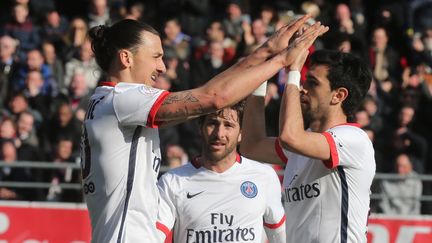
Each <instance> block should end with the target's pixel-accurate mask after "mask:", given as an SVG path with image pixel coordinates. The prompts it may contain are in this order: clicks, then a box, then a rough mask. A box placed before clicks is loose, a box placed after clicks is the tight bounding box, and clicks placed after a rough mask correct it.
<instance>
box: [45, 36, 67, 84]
mask: <svg viewBox="0 0 432 243" xmlns="http://www.w3.org/2000/svg"><path fill="white" fill-rule="evenodd" d="M42 55H43V57H44V60H45V64H47V65H48V66H49V67H50V69H51V70H52V74H53V78H54V79H55V80H56V82H57V86H58V90H59V91H60V92H64V89H65V84H64V65H63V63H62V61H61V60H60V59H59V58H57V51H56V47H55V46H54V45H53V44H52V43H51V42H47V41H44V42H42Z"/></svg>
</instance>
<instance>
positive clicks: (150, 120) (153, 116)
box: [147, 91, 170, 128]
mask: <svg viewBox="0 0 432 243" xmlns="http://www.w3.org/2000/svg"><path fill="white" fill-rule="evenodd" d="M169 94H170V92H168V91H163V92H162V93H161V94H160V95H159V97H158V98H157V100H156V101H155V103H154V104H153V106H152V108H151V110H150V112H149V114H148V117H147V127H151V128H158V127H159V126H160V125H161V124H162V122H157V121H155V119H156V113H157V112H158V110H159V108H160V107H161V105H162V102H163V101H164V100H165V99H166V97H167V96H168V95H169Z"/></svg>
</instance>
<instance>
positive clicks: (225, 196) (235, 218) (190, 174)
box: [158, 155, 285, 243]
mask: <svg viewBox="0 0 432 243" xmlns="http://www.w3.org/2000/svg"><path fill="white" fill-rule="evenodd" d="M237 162H238V163H234V165H233V166H232V167H231V168H229V169H228V170H227V171H225V172H223V173H217V172H214V171H211V170H208V169H206V168H204V167H199V166H197V165H194V164H186V165H184V166H182V167H179V168H176V169H174V170H171V171H169V172H167V173H165V174H164V175H163V176H162V177H161V178H160V179H159V184H158V185H159V189H160V193H161V208H160V212H159V222H160V223H161V224H163V225H165V226H166V229H172V228H173V226H174V229H173V239H174V242H196V243H210V242H212V243H213V242H261V240H262V237H263V231H264V228H268V229H272V230H273V231H275V232H277V233H275V236H270V237H280V238H281V239H284V238H285V229H284V226H285V215H284V210H283V206H282V202H281V185H280V182H279V179H278V177H277V175H276V172H275V171H274V169H273V168H271V167H270V166H268V165H263V164H261V163H258V162H256V161H252V160H249V159H247V158H244V157H240V156H239V155H238V156H237ZM195 164H196V163H195ZM266 231H267V230H266ZM277 234H278V235H279V236H277ZM279 240H280V239H279ZM277 242H280V241H277Z"/></svg>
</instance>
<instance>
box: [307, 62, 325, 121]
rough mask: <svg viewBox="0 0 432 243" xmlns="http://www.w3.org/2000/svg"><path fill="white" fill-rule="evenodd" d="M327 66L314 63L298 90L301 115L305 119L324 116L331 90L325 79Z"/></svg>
mask: <svg viewBox="0 0 432 243" xmlns="http://www.w3.org/2000/svg"><path fill="white" fill-rule="evenodd" d="M327 74H328V67H327V66H325V65H314V66H312V67H311V69H310V70H309V72H308V74H307V78H306V80H305V82H304V83H303V88H302V90H301V92H300V102H301V107H302V111H303V115H304V116H305V118H306V119H307V120H310V121H312V120H316V119H320V118H321V117H323V116H325V115H326V113H327V111H328V108H329V105H330V101H331V98H332V92H331V89H330V82H329V80H328V79H327Z"/></svg>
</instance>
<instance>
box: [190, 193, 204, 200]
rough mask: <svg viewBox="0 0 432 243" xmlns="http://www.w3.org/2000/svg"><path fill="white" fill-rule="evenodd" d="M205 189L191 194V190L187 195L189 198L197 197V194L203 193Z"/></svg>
mask: <svg viewBox="0 0 432 243" xmlns="http://www.w3.org/2000/svg"><path fill="white" fill-rule="evenodd" d="M203 192H204V191H202V192H198V193H195V194H190V193H189V192H188V193H187V194H186V197H187V198H188V199H191V198H193V197H195V196H198V195H199V194H201V193H203Z"/></svg>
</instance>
